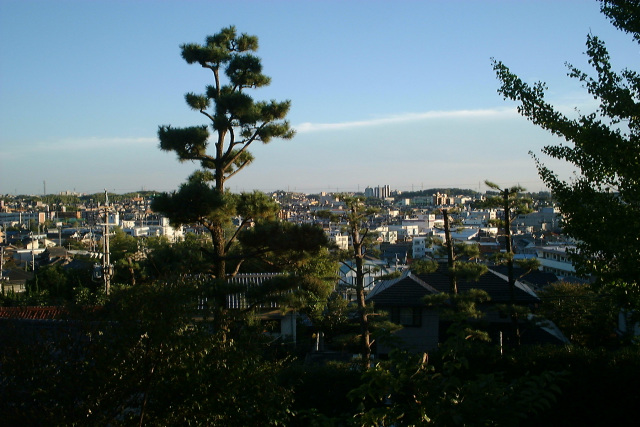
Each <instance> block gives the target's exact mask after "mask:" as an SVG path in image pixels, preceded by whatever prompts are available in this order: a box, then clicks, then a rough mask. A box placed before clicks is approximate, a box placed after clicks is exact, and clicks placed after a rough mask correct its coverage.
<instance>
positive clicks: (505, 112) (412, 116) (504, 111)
mask: <svg viewBox="0 0 640 427" xmlns="http://www.w3.org/2000/svg"><path fill="white" fill-rule="evenodd" d="M514 115H517V113H516V110H515V109H514V108H495V109H482V110H453V111H427V112H423V113H405V114H397V115H391V116H386V117H379V118H373V119H369V120H358V121H353V122H341V123H310V122H305V123H301V124H299V125H297V126H295V129H296V131H297V132H299V133H311V132H322V131H332V130H348V129H355V128H364V127H373V126H381V125H388V124H397V123H408V122H419V121H427V120H433V119H472V118H486V117H494V118H497V117H508V116H514Z"/></svg>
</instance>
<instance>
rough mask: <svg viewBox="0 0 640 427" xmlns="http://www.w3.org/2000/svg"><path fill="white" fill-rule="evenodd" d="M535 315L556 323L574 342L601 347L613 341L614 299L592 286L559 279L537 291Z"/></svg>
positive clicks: (614, 322)
mask: <svg viewBox="0 0 640 427" xmlns="http://www.w3.org/2000/svg"><path fill="white" fill-rule="evenodd" d="M538 296H539V297H540V300H541V301H542V303H541V304H540V308H539V310H538V311H537V313H536V314H538V315H540V316H541V317H543V318H544V319H549V320H551V321H552V322H554V323H555V324H556V325H557V326H558V327H559V328H560V330H561V331H562V333H563V334H564V335H565V336H566V337H567V338H568V339H569V340H570V341H571V342H572V343H573V344H575V345H580V346H588V347H598V346H602V345H611V344H613V343H614V338H615V330H616V326H617V325H616V322H617V311H616V309H615V303H614V298H613V296H612V295H609V294H607V293H606V292H604V291H602V290H597V289H594V288H593V286H592V285H589V284H582V283H569V282H558V283H554V284H552V285H549V286H547V287H545V288H544V289H542V290H541V291H538Z"/></svg>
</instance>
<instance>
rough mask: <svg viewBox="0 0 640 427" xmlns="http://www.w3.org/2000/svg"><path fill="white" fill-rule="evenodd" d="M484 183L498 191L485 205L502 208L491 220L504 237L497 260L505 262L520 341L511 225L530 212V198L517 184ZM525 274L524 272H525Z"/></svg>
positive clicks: (488, 198)
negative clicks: (502, 250)
mask: <svg viewBox="0 0 640 427" xmlns="http://www.w3.org/2000/svg"><path fill="white" fill-rule="evenodd" d="M485 184H486V185H487V186H488V187H489V188H492V189H494V190H498V191H499V192H500V195H499V196H491V197H487V199H486V200H485V202H484V206H485V207H494V208H502V212H503V218H502V219H495V220H492V222H493V223H494V224H495V225H497V226H499V227H500V228H502V229H503V230H504V239H505V252H504V253H501V254H499V255H498V258H497V261H498V262H504V263H506V264H507V276H508V280H509V302H510V304H511V307H510V311H511V321H512V324H513V332H514V334H515V336H516V340H517V341H518V344H519V341H520V327H519V325H518V317H519V312H520V311H521V310H519V309H518V308H517V307H516V305H515V303H516V277H515V274H514V271H513V265H514V260H513V256H514V252H513V241H512V238H511V226H512V223H513V220H514V219H515V218H517V217H518V215H524V214H527V213H531V212H532V211H533V210H532V209H531V207H530V205H531V203H532V200H531V199H530V198H528V197H522V196H520V194H521V193H522V192H523V191H524V190H525V189H524V188H522V187H521V186H519V185H516V186H513V187H510V188H504V189H502V188H500V186H499V185H498V184H496V183H493V182H491V181H488V180H487V181H485ZM525 274H526V273H525Z"/></svg>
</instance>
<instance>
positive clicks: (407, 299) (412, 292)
mask: <svg viewBox="0 0 640 427" xmlns="http://www.w3.org/2000/svg"><path fill="white" fill-rule="evenodd" d="M437 293H439V291H438V290H437V289H435V288H434V287H432V286H431V285H429V284H428V283H425V282H424V281H423V280H421V279H420V278H419V277H418V276H416V275H414V274H412V273H411V270H409V269H407V270H405V271H404V273H403V274H402V276H400V277H398V278H397V279H393V280H387V281H384V282H382V283H380V284H379V285H377V286H376V287H375V288H374V289H373V290H372V291H371V292H370V293H369V295H368V296H367V299H368V300H370V301H373V302H375V303H376V304H379V305H397V306H400V305H401V306H422V305H424V303H423V302H422V299H423V298H424V297H425V296H427V295H431V294H437Z"/></svg>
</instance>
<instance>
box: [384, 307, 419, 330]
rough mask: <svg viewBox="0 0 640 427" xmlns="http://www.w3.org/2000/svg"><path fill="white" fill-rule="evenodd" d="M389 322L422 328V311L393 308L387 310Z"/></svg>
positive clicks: (414, 308) (409, 308) (415, 308)
mask: <svg viewBox="0 0 640 427" xmlns="http://www.w3.org/2000/svg"><path fill="white" fill-rule="evenodd" d="M389 314H390V315H391V321H392V322H393V323H397V324H398V325H402V326H407V327H420V326H422V309H421V308H419V307H393V308H392V309H391V310H389Z"/></svg>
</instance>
